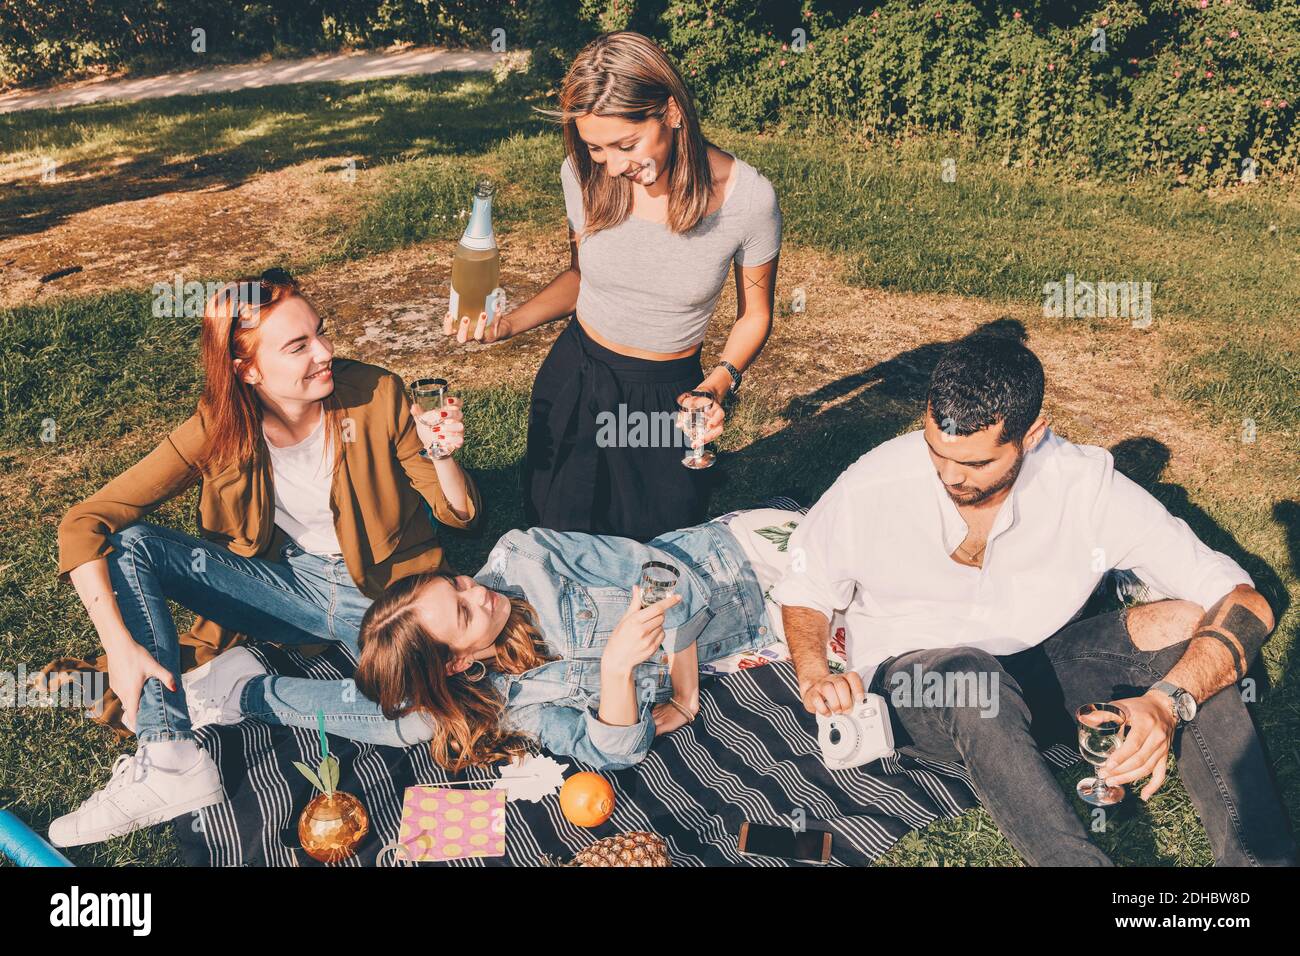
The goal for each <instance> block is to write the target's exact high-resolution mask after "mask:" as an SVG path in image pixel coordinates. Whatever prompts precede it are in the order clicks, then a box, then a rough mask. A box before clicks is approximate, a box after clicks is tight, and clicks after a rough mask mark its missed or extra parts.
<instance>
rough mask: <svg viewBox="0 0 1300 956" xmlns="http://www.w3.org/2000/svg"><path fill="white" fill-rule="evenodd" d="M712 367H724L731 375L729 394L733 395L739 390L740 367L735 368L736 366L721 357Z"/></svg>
mask: <svg viewBox="0 0 1300 956" xmlns="http://www.w3.org/2000/svg"><path fill="white" fill-rule="evenodd" d="M713 367H714V368H725V369H726V370H727V374H728V375H730V376H731V395H732V397H735V395H736V393H737V392H739V391H740V379H741V374H740V369H738V368H736V366H734V365H732V364H731V363H730V362H728V361H727V360H726V359H723V360H722V361H720V362H719V363H718V364H717V365H715V366H713Z"/></svg>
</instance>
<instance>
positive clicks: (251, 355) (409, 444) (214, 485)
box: [50, 270, 480, 846]
mask: <svg viewBox="0 0 1300 956" xmlns="http://www.w3.org/2000/svg"><path fill="white" fill-rule="evenodd" d="M201 353H202V362H203V368H204V376H205V382H204V390H203V395H202V397H201V398H200V400H199V407H198V410H197V411H196V412H195V414H193V415H192V416H190V418H188V419H187V420H186V421H184V422H183V423H181V424H180V425H179V426H178V427H177V428H175V429H174V430H173V431H172V432H171V434H170V435H168V436H167V438H165V439H164V440H163V441H162V442H161V443H160V444H159V445H158V447H157V448H155V449H154V450H153V451H152V452H151V453H150V454H149V455H147V456H146V457H145V458H144V459H143V460H142V461H140V462H139V463H137V464H136V465H134V466H133V467H131V468H130V469H128V470H127V471H126V472H124V473H123V474H121V475H119V476H118V477H117V478H115V479H113V480H112V481H110V482H109V483H108V484H107V485H105V486H104V487H103V488H101V489H100V490H99V491H98V492H96V493H95V494H94V495H92V496H91V497H90V498H88V499H87V500H85V501H83V502H81V503H80V504H78V505H76V506H75V507H73V508H72V509H71V510H70V511H69V512H68V514H67V515H66V517H65V518H64V519H63V522H62V523H61V524H60V526H59V575H60V577H61V578H63V579H67V580H71V581H72V583H73V585H75V586H76V589H77V593H78V595H79V596H80V597H81V600H82V602H83V603H84V604H85V606H86V610H87V612H88V613H89V615H90V619H91V621H92V622H93V624H94V626H95V630H96V631H97V632H98V634H99V638H100V641H101V642H102V644H103V646H104V650H105V651H106V652H107V669H108V674H109V685H110V687H111V688H112V690H113V691H114V693H115V694H116V695H117V696H118V697H119V698H120V700H121V702H122V707H123V723H124V724H125V725H126V726H128V727H130V728H131V729H133V730H134V731H135V734H136V737H137V739H138V741H139V748H138V750H137V751H136V753H135V754H134V755H132V756H125V755H124V756H122V757H120V758H119V761H118V765H117V766H116V767H115V768H114V770H113V776H112V779H111V780H110V781H109V783H108V784H107V785H106V786H105V787H104V788H103V789H102V790H100V791H99V792H97V793H96V794H94V795H93V796H92V797H91V798H90V799H89V800H87V801H86V802H85V803H84V804H82V806H81V807H80V808H79V809H77V810H75V811H74V812H72V813H69V814H67V815H65V816H63V817H60V818H59V819H57V820H55V821H54V822H53V824H52V825H51V826H50V840H51V842H53V843H55V844H56V845H59V846H73V845H77V844H84V843H94V842H98V841H100V840H105V839H108V838H109V837H113V836H119V835H121V834H124V833H129V832H130V831H132V830H135V829H137V828H139V827H141V826H146V825H149V824H153V823H160V822H162V821H164V820H170V819H172V818H174V817H176V816H179V815H181V814H183V813H188V812H193V811H195V810H198V809H200V808H202V807H205V806H209V805H211V804H213V803H219V802H220V801H221V800H223V799H224V793H223V790H222V785H221V778H220V774H219V773H218V771H217V767H216V764H215V763H213V761H212V759H211V757H209V756H208V755H207V754H206V753H205V752H204V751H203V750H201V749H200V748H199V747H198V746H197V745H196V743H195V741H194V731H193V728H192V726H191V722H190V717H189V713H188V709H187V706H186V701H185V688H184V687H183V686H182V684H181V682H180V670H181V668H180V663H181V661H180V640H179V637H178V635H177V632H176V626H175V623H174V621H173V620H172V615H171V611H170V609H169V608H168V605H167V601H168V599H170V600H173V601H175V602H176V603H178V604H180V605H182V606H184V607H186V608H189V609H190V610H191V611H193V612H195V614H197V615H199V616H200V621H199V623H198V624H197V625H196V627H195V628H194V630H193V633H194V634H196V635H199V636H200V638H201V639H202V640H203V641H204V642H205V643H208V644H210V645H212V646H213V647H215V648H217V649H221V648H225V647H228V646H229V645H230V644H232V643H235V642H237V641H238V640H239V639H240V635H256V636H257V637H259V638H263V639H266V640H270V641H274V642H276V643H281V644H319V643H320V642H321V641H322V640H325V639H328V640H333V641H338V642H340V643H343V644H345V645H347V646H349V647H351V648H352V649H353V652H354V653H355V652H356V648H357V636H358V633H359V627H360V624H361V619H362V617H363V616H364V614H365V611H366V609H367V608H368V607H369V606H370V604H371V602H372V600H373V599H374V598H376V597H378V596H379V595H380V594H381V593H382V592H383V590H384V588H385V587H386V586H387V585H388V584H389V583H391V582H392V581H395V580H397V579H399V578H401V577H404V576H406V575H409V574H414V573H417V572H421V571H429V570H435V569H441V568H445V567H446V563H445V561H444V558H443V552H442V549H441V547H440V546H439V544H438V538H437V532H436V529H435V524H434V522H433V521H431V520H430V509H431V510H432V515H433V516H435V517H436V518H437V520H438V521H441V522H442V523H443V524H447V525H451V526H453V527H459V528H465V527H469V526H470V525H472V524H473V523H474V522H475V520H476V519H477V517H478V512H479V510H480V501H479V496H478V491H477V489H476V488H475V486H474V482H473V481H472V479H471V478H470V477H469V475H468V474H466V473H465V472H464V471H463V470H462V469H461V467H460V465H459V464H458V463H457V462H456V461H455V460H454V459H453V458H451V457H449V456H447V457H434V456H433V455H430V454H429V453H428V449H429V447H430V446H431V445H433V444H434V443H435V442H436V443H437V444H438V445H439V446H440V448H441V450H442V451H443V452H444V453H449V452H453V451H455V450H456V449H457V448H459V447H460V446H461V445H462V444H463V442H464V425H463V420H462V416H461V409H460V405H459V403H458V402H457V401H456V400H455V399H453V398H448V399H447V408H446V410H444V411H441V412H429V413H427V414H425V413H424V412H422V410H421V409H420V408H419V406H418V405H416V406H412V405H411V404H410V402H409V400H408V399H407V397H406V394H405V389H404V388H403V385H402V382H401V380H400V379H399V378H398V377H397V376H396V375H394V374H392V373H391V372H388V371H386V370H384V369H382V368H378V367H376V366H373V365H367V364H364V363H362V362H355V361H351V360H348V359H336V358H335V357H334V346H333V345H332V344H331V342H330V340H329V338H328V336H327V335H326V333H325V327H324V322H323V321H322V319H321V318H320V316H319V315H318V314H317V312H316V310H315V309H314V308H313V307H312V304H311V303H310V302H309V301H308V300H307V299H306V297H305V296H303V294H302V293H301V291H300V290H299V288H298V285H297V283H296V282H295V281H294V280H293V279H292V278H291V277H289V275H288V274H287V273H285V272H283V271H282V270H273V271H271V272H267V273H264V274H263V275H262V276H261V277H259V278H255V279H249V280H244V281H241V282H239V283H232V284H230V285H227V286H224V287H223V288H221V289H220V290H218V291H217V292H216V294H214V295H213V296H212V298H210V299H209V300H208V302H207V305H206V307H205V309H204V315H203V330H202V339H201ZM435 416H437V417H436V418H435ZM196 483H198V484H199V485H200V487H201V491H200V497H199V507H198V519H199V532H200V536H198V537H195V536H192V535H188V534H184V533H182V532H179V531H175V530H172V529H170V528H164V527H161V526H158V525H153V524H148V523H145V522H143V521H141V519H142V518H144V517H145V516H146V515H147V514H149V513H150V512H151V511H153V510H155V509H156V508H158V507H159V506H161V505H162V504H164V503H165V502H167V501H169V500H171V499H173V498H175V497H177V496H178V495H181V494H183V493H184V492H185V491H186V490H188V489H189V488H191V487H192V486H193V485H194V484H196ZM248 656H249V657H251V656H252V655H248Z"/></svg>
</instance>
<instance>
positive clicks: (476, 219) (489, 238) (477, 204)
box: [460, 196, 497, 250]
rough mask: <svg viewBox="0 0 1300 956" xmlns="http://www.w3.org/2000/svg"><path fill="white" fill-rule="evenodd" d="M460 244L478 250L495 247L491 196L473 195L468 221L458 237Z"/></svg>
mask: <svg viewBox="0 0 1300 956" xmlns="http://www.w3.org/2000/svg"><path fill="white" fill-rule="evenodd" d="M460 244H461V245H462V246H465V247H466V248H467V249H479V250H488V249H495V248H496V247H497V240H496V236H495V235H493V233H492V197H491V196H475V197H474V208H473V209H472V210H470V214H469V223H468V224H467V225H466V226H465V232H464V233H463V234H462V235H461V237H460Z"/></svg>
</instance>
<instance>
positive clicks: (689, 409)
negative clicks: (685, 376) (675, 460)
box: [677, 391, 717, 468]
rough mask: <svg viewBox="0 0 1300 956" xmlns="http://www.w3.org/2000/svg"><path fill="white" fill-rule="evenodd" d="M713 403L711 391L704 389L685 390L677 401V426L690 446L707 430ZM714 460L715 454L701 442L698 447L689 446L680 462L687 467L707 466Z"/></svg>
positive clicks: (701, 437)
mask: <svg viewBox="0 0 1300 956" xmlns="http://www.w3.org/2000/svg"><path fill="white" fill-rule="evenodd" d="M714 404H715V402H714V400H713V395H712V393H710V392H705V391H694V392H687V393H686V394H685V395H683V396H682V398H681V400H680V401H678V403H677V410H678V413H679V414H678V416H677V426H678V427H679V428H680V429H681V430H682V431H684V432H685V433H686V436H687V438H689V439H690V442H691V445H692V446H694V444H695V443H696V442H697V441H699V442H702V441H703V439H704V436H705V434H706V433H707V432H708V430H709V416H710V415H712V414H713V406H714ZM716 460H717V456H716V455H714V454H713V452H711V451H709V450H708V449H707V448H705V447H704V445H703V444H701V445H700V446H699V447H698V448H695V447H692V448H691V450H690V451H689V452H688V453H687V455H686V457H685V458H683V459H682V464H683V465H685V466H686V467H687V468H708V467H710V466H711V465H712V464H713V463H714V461H716Z"/></svg>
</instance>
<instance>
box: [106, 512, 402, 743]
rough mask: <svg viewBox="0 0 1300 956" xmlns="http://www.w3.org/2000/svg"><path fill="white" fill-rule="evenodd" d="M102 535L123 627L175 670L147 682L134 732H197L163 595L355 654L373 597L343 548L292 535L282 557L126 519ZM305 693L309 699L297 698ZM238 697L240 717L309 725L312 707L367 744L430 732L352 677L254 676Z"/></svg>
mask: <svg viewBox="0 0 1300 956" xmlns="http://www.w3.org/2000/svg"><path fill="white" fill-rule="evenodd" d="M109 540H110V542H111V543H112V545H113V551H112V552H111V553H109V554H108V555H106V556H105V559H106V561H107V563H108V573H109V580H110V581H111V583H112V585H113V592H114V594H115V595H116V597H117V604H118V607H119V608H120V609H121V612H122V618H123V620H124V621H125V622H126V626H127V630H129V631H130V632H131V636H132V637H133V638H134V639H135V641H136V643H138V644H140V645H142V646H143V647H144V648H145V649H146V650H148V651H149V653H150V654H152V655H153V657H154V659H155V660H157V661H158V663H159V664H161V665H162V666H163V667H165V668H167V669H168V670H169V671H171V673H172V674H174V675H175V676H176V678H177V688H176V690H174V691H171V690H167V689H166V688H165V687H163V685H162V682H161V681H159V680H158V679H157V678H150V679H149V680H147V681H145V684H144V688H143V690H142V691H141V694H140V708H139V712H138V714H137V718H136V728H135V732H136V737H137V738H138V739H139V740H141V741H150V740H184V739H192V738H193V736H194V731H193V729H192V727H191V725H190V717H189V711H188V709H187V706H186V703H185V689H184V687H183V686H181V684H180V676H181V675H180V664H181V661H180V638H179V636H178V635H177V633H176V624H175V621H174V620H173V619H172V614H171V609H170V608H169V607H168V606H167V601H168V599H171V600H173V601H175V602H176V603H177V604H180V605H182V606H183V607H186V608H189V609H190V610H191V611H193V612H194V613H195V614H199V615H201V616H203V617H205V618H208V619H209V620H212V621H216V622H217V623H218V624H220V625H221V626H222V627H225V628H227V629H229V630H233V631H238V632H240V633H243V634H248V635H249V636H250V637H253V638H254V639H256V640H264V641H271V642H274V643H277V644H320V643H321V642H322V641H327V640H328V641H336V642H338V643H340V644H342V645H343V646H344V647H346V648H347V649H348V652H349V653H350V654H351V655H352V656H353V657H354V658H355V657H356V656H357V653H358V651H357V637H358V634H359V633H360V627H361V619H362V617H363V616H364V615H365V613H366V609H367V608H368V607H370V604H371V601H370V598H368V597H366V596H365V595H364V594H362V593H361V591H360V590H359V589H358V588H357V586H356V584H355V583H354V582H353V580H352V578H351V575H349V573H348V570H347V567H346V566H345V564H344V562H343V559H342V557H336V556H327V555H318V554H311V553H309V552H306V551H303V550H302V549H301V548H299V547H298V546H297V545H296V544H294V543H293V542H292V541H291V542H288V543H287V544H285V545H284V546H283V547H282V548H281V549H280V555H279V557H280V559H281V560H279V561H268V560H266V559H263V558H245V557H241V556H240V555H237V554H234V553H232V552H231V551H228V550H227V549H226V548H224V547H222V546H221V545H219V544H216V543H215V542H212V541H206V540H204V539H202V538H197V537H195V536H193V535H189V534H185V533H184V532H181V531H176V530H173V529H171V528H164V527H161V526H160V525H154V524H148V523H146V522H139V523H136V524H133V525H129V526H128V527H126V528H123V529H122V530H121V531H119V532H117V533H115V534H112V535H110V536H109ZM301 685H309V686H308V687H306V688H305V687H303V686H301ZM307 692H310V694H311V700H310V701H305V700H304V697H303V695H304V694H305V693H307ZM241 704H242V709H243V712H244V714H245V715H246V716H249V717H253V718H256V719H257V720H261V721H264V722H266V723H271V724H284V725H288V726H298V727H315V726H316V717H315V714H316V711H317V710H318V709H319V710H322V711H323V712H324V714H325V729H326V731H327V732H329V733H337V734H339V735H340V736H346V737H350V738H352V739H354V740H363V741H366V742H369V743H376V744H386V745H390V746H409V745H410V744H411V743H415V742H417V740H418V739H427V733H423V734H422V735H421V736H418V737H417V736H415V735H414V734H413V730H415V729H419V727H417V725H421V724H422V721H421V720H420V719H419V718H414V719H410V720H408V719H407V718H403V721H404V723H403V722H402V721H391V720H388V719H387V718H385V717H384V716H383V715H382V714H380V713H378V708H377V706H376V705H375V704H374V703H373V702H371V701H369V700H366V699H365V698H364V697H362V696H361V695H360V694H358V693H356V691H355V685H353V684H352V682H351V681H316V680H306V679H303V678H294V677H276V676H274V675H266V676H261V677H255V678H253V679H252V680H250V681H248V683H247V684H246V686H245V687H244V690H243V693H242V696H241ZM304 704H309V706H304ZM408 737H409V739H408Z"/></svg>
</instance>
